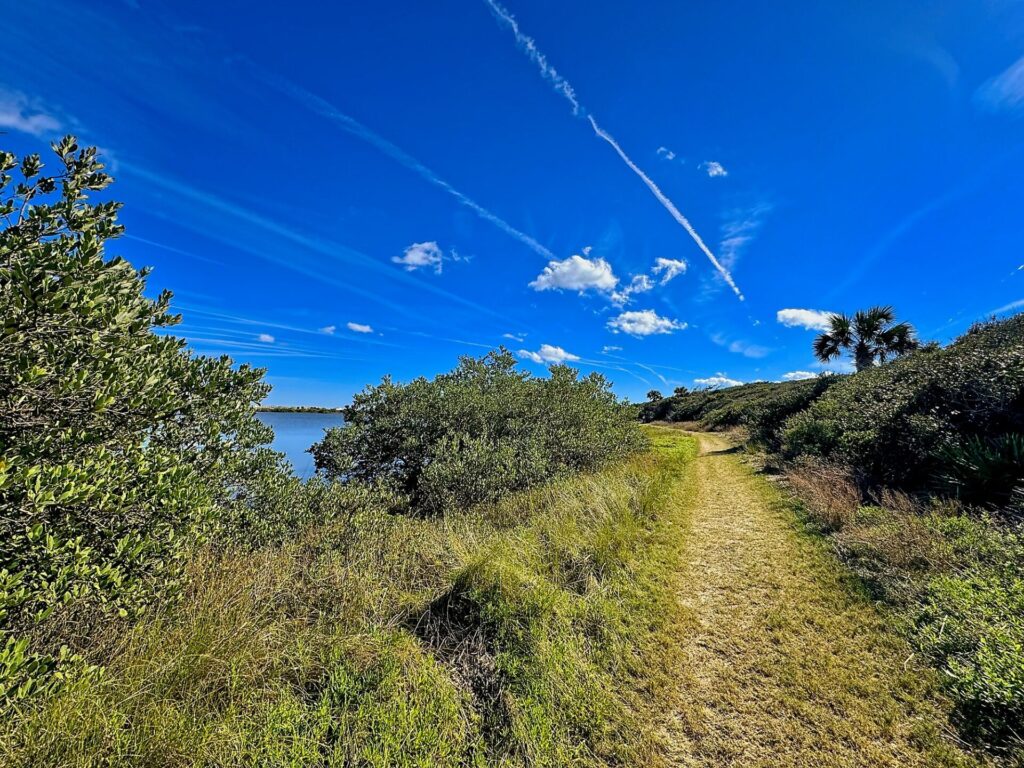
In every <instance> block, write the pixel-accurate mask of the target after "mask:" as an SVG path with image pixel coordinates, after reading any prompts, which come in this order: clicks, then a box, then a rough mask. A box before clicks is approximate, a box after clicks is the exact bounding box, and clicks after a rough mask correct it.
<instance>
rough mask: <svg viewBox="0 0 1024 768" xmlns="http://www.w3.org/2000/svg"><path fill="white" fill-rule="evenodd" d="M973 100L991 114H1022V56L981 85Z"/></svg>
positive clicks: (1023, 72) (1023, 94) (1023, 103)
mask: <svg viewBox="0 0 1024 768" xmlns="http://www.w3.org/2000/svg"><path fill="white" fill-rule="evenodd" d="M975 100H976V101H977V103H978V104H979V105H981V106H982V107H983V108H984V109H987V110H989V111H991V112H1011V113H1016V114H1024V56H1022V57H1021V58H1019V59H1018V60H1017V61H1016V62H1014V63H1013V64H1011V65H1010V66H1009V67H1007V68H1006V70H1004V71H1003V72H1001V73H1000V74H999V75H997V76H996V77H993V78H992V79H991V80H989V81H988V82H987V83H985V84H984V85H982V86H981V87H980V88H979V89H978V90H977V92H976V93H975Z"/></svg>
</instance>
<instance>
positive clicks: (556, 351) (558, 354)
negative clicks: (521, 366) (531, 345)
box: [518, 344, 580, 365]
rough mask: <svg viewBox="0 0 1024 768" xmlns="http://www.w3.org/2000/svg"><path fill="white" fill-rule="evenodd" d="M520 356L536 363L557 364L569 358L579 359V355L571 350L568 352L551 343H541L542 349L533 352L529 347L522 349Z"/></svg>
mask: <svg viewBox="0 0 1024 768" xmlns="http://www.w3.org/2000/svg"><path fill="white" fill-rule="evenodd" d="M518 354H519V356H520V357H521V358H523V359H525V360H532V361H533V362H535V363H542V364H543V363H550V364H552V365H556V364H558V363H564V362H566V361H567V360H568V361H573V360H579V359H580V358H579V356H578V355H574V354H572V353H570V352H566V351H565V350H564V349H562V348H561V347H555V346H552V345H551V344H541V345H540V349H539V350H537V351H536V352H531V351H530V350H528V349H520V350H519V353H518Z"/></svg>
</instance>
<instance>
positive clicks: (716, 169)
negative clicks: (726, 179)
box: [700, 160, 729, 179]
mask: <svg viewBox="0 0 1024 768" xmlns="http://www.w3.org/2000/svg"><path fill="white" fill-rule="evenodd" d="M700 167H701V170H702V171H704V172H705V173H707V175H708V176H709V177H711V178H712V179H716V178H722V177H723V176H728V175H729V172H728V171H727V170H725V166H724V165H722V164H721V163H719V162H716V161H714V160H708V161H707V162H704V163H701V164H700Z"/></svg>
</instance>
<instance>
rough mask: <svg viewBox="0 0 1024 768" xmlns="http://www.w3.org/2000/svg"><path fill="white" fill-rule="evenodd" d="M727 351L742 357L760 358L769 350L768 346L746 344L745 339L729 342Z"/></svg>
mask: <svg viewBox="0 0 1024 768" xmlns="http://www.w3.org/2000/svg"><path fill="white" fill-rule="evenodd" d="M729 351H730V352H734V353H736V354H738V355H743V356H744V357H753V358H760V357H764V356H765V355H767V354H768V353H769V352H771V350H770V349H768V347H761V346H758V345H757V344H748V343H747V342H745V341H734V342H732V343H730V344H729Z"/></svg>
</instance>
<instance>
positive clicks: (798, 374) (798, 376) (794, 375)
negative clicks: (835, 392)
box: [782, 371, 818, 381]
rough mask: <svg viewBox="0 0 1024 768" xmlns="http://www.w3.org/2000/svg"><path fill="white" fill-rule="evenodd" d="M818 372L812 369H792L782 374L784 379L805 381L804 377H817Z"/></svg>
mask: <svg viewBox="0 0 1024 768" xmlns="http://www.w3.org/2000/svg"><path fill="white" fill-rule="evenodd" d="M816 378H818V374H816V373H812V372H811V371H790V372H789V373H784V374H782V380H783V381H803V380H804V379H816Z"/></svg>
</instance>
